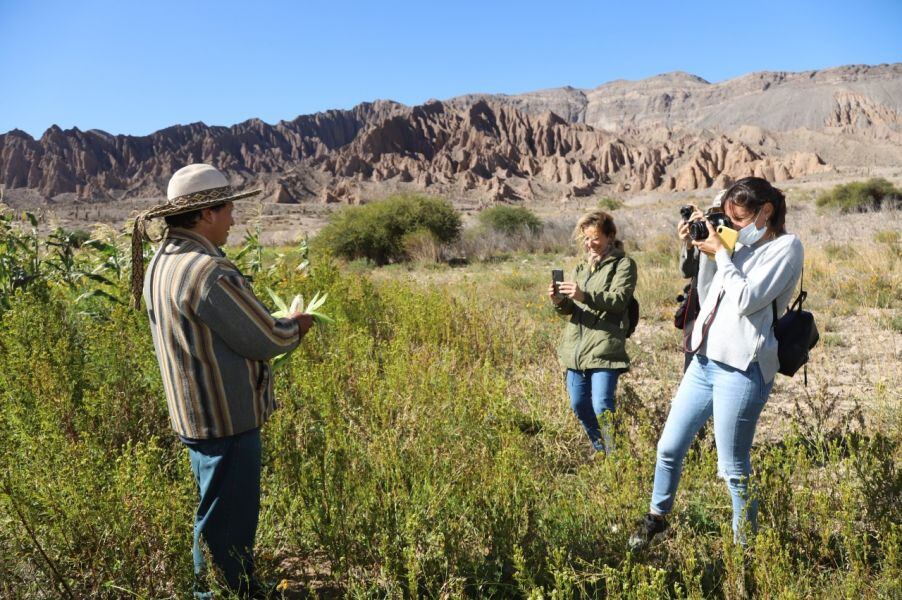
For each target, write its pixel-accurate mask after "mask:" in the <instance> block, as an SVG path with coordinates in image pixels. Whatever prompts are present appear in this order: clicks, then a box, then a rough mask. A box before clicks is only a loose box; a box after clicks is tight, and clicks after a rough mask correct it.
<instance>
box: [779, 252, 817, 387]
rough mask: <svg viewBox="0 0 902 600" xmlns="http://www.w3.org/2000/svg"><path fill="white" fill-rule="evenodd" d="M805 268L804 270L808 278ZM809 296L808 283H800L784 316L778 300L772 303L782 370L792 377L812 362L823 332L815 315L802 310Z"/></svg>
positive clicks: (803, 274) (806, 372)
mask: <svg viewBox="0 0 902 600" xmlns="http://www.w3.org/2000/svg"><path fill="white" fill-rule="evenodd" d="M804 276H805V271H804V269H803V270H802V278H803V279H804ZM807 297H808V292H806V291H805V289H804V285H803V284H801V283H800V285H799V295H798V296H797V297H796V299H795V302H793V303H792V306H790V307H789V308H788V309H786V312H785V313H784V314H783V316H782V317H780V318H779V319H777V301H776V300H774V301H773V302H771V310H772V311H773V314H774V336H775V337H776V338H777V347H778V349H777V356H778V357H779V360H780V369H779V372H780V374H782V375H786V376H787V377H792V376H793V375H795V374H796V372H797V371H798V370H799V369H801V368H802V367H803V366H804V365H805V363H807V362H808V353H809V351H810V350H811V349H812V348H814V347H815V346H816V345H817V342H818V340H820V334H819V333H818V331H817V324H816V323H815V322H814V315H813V314H811V313H810V312H808V311H807V310H803V309H802V304H803V303H804V302H805V299H806V298H807ZM805 385H808V371H807V369H806V370H805Z"/></svg>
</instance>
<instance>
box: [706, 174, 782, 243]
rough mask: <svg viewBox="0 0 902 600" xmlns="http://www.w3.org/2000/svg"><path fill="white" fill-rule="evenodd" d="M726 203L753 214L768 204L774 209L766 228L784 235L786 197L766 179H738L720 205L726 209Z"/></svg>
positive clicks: (728, 189)
mask: <svg viewBox="0 0 902 600" xmlns="http://www.w3.org/2000/svg"><path fill="white" fill-rule="evenodd" d="M727 202H730V203H732V204H734V205H736V206H741V207H742V208H745V209H746V210H750V211H754V212H758V211H759V210H761V207H762V206H764V205H765V204H767V203H768V202H769V203H770V204H771V205H772V206H773V207H774V212H773V214H772V215H771V216H770V219H768V221H767V224H768V226H769V227H770V229H772V230H773V231H775V232H777V233H786V196H785V195H783V192H781V191H780V190H778V189H777V188H775V187H774V186H772V185H771V184H770V182H768V181H767V180H766V179H761V178H760V177H745V178H743V179H740V180H739V181H737V182H736V183H734V184H733V185H731V186H730V187H729V188H727V193H726V194H724V197H723V200H722V201H721V203H720V205H721V206H722V207H726V205H727Z"/></svg>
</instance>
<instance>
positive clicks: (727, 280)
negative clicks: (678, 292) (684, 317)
mask: <svg viewBox="0 0 902 600" xmlns="http://www.w3.org/2000/svg"><path fill="white" fill-rule="evenodd" d="M715 261H716V262H717V273H716V274H715V275H714V278H713V279H712V281H711V284H710V286H709V287H708V289H707V290H705V291H706V293H705V294H704V295H703V294H702V290H701V289H700V290H699V300H700V302H701V312H699V315H698V318H697V319H696V326H695V328H694V330H693V332H692V348H695V347H697V346H698V345H699V344H700V343H701V342H702V329H703V327H702V326H701V324H702V323H704V322H705V320H706V319H707V318H708V315H710V314H711V312H712V311H713V310H714V306H715V304H717V297H718V296H719V295H720V292H721V291H723V292H724V294H723V299H722V300H721V301H720V306H719V307H718V309H717V313H716V315H715V317H714V320H713V322H712V323H711V326H710V328H709V330H708V336H707V339H705V341H704V343H702V345H701V347H700V348H699V350H698V353H699V354H701V355H703V356H707V357H708V358H710V359H712V360H716V361H718V362H722V363H724V364H726V365H729V366H731V367H734V368H736V369H740V370H743V371H744V370H746V369H748V367H749V365H750V364H751V363H753V362H756V361H757V362H758V365H759V367H760V368H761V374H762V375H763V376H764V381H765V382H769V381H772V380H773V378H774V377H775V376H776V374H777V370H778V368H779V361H778V359H777V339H776V338H775V337H774V330H773V313H772V310H771V302H772V301H773V300H774V299H776V301H777V314H778V315H780V314H783V311H785V310H786V307H787V306H788V305H789V303H790V302H791V301H792V299H793V297H794V294H795V288H796V285H797V284H798V282H799V277H800V276H801V273H802V263H803V261H804V252H803V250H802V242H801V241H799V238H797V237H796V236H794V235H792V234H784V235H781V236H780V237H778V238H776V239H775V240H772V241H769V242H763V243H762V242H759V244H756V245H754V246H741V245H740V246H738V247H737V250H736V251H735V252H734V254H733V256H732V258H731V257H730V255H729V253H728V252H727V251H726V250H720V251H719V252H718V253H717V254H716V255H715Z"/></svg>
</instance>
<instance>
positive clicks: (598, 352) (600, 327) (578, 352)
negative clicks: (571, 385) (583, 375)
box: [555, 248, 636, 371]
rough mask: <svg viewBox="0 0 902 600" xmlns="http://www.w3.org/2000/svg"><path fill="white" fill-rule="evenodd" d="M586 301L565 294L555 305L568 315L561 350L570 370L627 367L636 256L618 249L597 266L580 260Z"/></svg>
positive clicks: (578, 271)
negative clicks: (575, 299) (633, 257)
mask: <svg viewBox="0 0 902 600" xmlns="http://www.w3.org/2000/svg"><path fill="white" fill-rule="evenodd" d="M571 281H575V282H577V283H578V284H579V288H580V289H581V290H582V291H583V293H584V294H585V296H586V297H585V303H580V302H576V301H574V300H571V299H570V298H565V299H564V301H563V302H561V303H560V304H559V305H557V306H555V310H556V311H557V313H558V314H560V315H561V316H563V317H565V318H567V320H568V322H567V324H566V325H565V326H564V331H563V333H562V334H561V341H560V344H558V348H557V353H558V358H559V359H560V361H561V365H563V366H564V368H566V369H574V370H576V371H585V370H586V369H622V370H624V371H627V370H629V366H630V359H629V356H627V354H626V332H627V329H628V327H629V317H628V316H627V312H628V311H627V307H628V306H629V301H630V298H632V297H633V292H634V291H635V289H636V261H634V260H633V259H631V258H629V257H628V256H626V255H625V254H624V252H623V250H622V249H620V248H614V249H613V250H612V251H611V252H610V253H609V254H608V255H607V256H605V257H604V258H603V259H601V260H600V261H598V263H596V264H595V265H594V266H592V265H589V264H588V263H586V262H582V263H580V264H579V265H578V266H577V267H576V269H575V270H574V272H573V279H571Z"/></svg>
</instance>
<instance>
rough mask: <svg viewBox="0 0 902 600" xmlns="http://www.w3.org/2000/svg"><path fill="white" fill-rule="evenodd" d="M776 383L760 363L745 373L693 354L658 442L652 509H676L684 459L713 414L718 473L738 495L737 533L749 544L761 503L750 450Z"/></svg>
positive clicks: (735, 511) (660, 511) (735, 499)
mask: <svg viewBox="0 0 902 600" xmlns="http://www.w3.org/2000/svg"><path fill="white" fill-rule="evenodd" d="M772 385H773V381H770V382H768V383H765V382H764V378H763V377H762V375H761V369H760V368H759V367H758V363H752V364H751V365H750V366H749V368H748V369H747V370H745V371H740V370H739V369H734V368H733V367H729V366H727V365H725V364H723V363H719V362H717V361H714V360H710V359H709V358H707V357H705V356H701V355H696V356H694V357H693V359H692V362H691V364H690V365H689V368H688V369H687V370H686V373H685V374H684V375H683V381H682V383H680V388H679V390H678V391H677V394H676V397H675V398H674V399H673V403H672V404H671V406H670V414H669V415H668V416H667V423H666V424H665V425H664V431H663V432H662V433H661V439H660V440H659V441H658V458H657V463H656V464H655V483H654V490H653V492H652V497H651V511H652V512H654V513H657V514H661V515H666V514H667V513H669V512H670V511H671V510H672V509H673V499H674V496H675V495H676V490H677V486H678V485H679V483H680V473H681V472H682V470H683V459H684V458H685V456H686V452H687V451H688V450H689V445H690V444H691V443H692V438H694V437H695V434H696V433H697V432H698V430H699V429H701V427H702V425H704V424H705V422H706V421H707V420H708V419H709V418H710V417H711V415H712V414H713V415H714V441H715V443H716V445H717V471H718V475H720V477H722V478H723V479H724V480H726V482H727V488H728V489H729V490H730V496H732V499H733V533H734V536H735V538H736V540H737V541H738V542H739V543H741V544H745V542H746V537H745V533H746V531H749V532H752V533H754V532H755V530H756V528H757V518H758V502H757V501H756V500H755V498H754V497H753V495H752V494H750V490H749V477H750V476H751V473H752V464H751V459H750V457H749V453H750V451H751V448H752V440H753V438H754V437H755V426H756V425H757V424H758V417H759V416H760V415H761V409H762V408H764V403H765V402H766V401H767V396H768V395H769V394H770V389H771V386H772Z"/></svg>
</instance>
